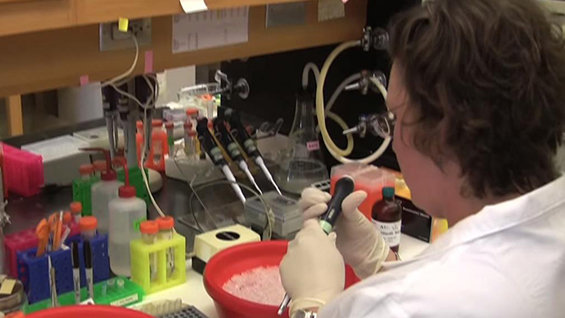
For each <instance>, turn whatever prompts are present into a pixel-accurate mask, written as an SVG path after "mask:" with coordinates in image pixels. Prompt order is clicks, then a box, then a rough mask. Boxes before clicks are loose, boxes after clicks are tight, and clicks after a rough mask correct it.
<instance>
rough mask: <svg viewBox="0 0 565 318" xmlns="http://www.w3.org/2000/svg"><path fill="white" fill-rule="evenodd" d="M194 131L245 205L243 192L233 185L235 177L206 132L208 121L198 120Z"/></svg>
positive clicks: (207, 131)
mask: <svg viewBox="0 0 565 318" xmlns="http://www.w3.org/2000/svg"><path fill="white" fill-rule="evenodd" d="M196 131H197V132H198V140H199V141H200V144H201V145H202V147H203V148H204V150H205V151H206V153H207V154H208V156H209V157H210V159H211V160H212V162H213V163H214V164H215V165H216V166H218V167H219V168H220V169H221V170H222V172H223V173H224V175H225V176H226V179H228V181H230V182H231V183H230V185H231V187H232V189H233V190H234V191H235V194H236V195H237V197H238V198H239V199H240V200H241V202H242V203H245V201H246V199H245V196H244V195H243V192H241V188H240V187H239V186H238V185H237V184H236V183H235V182H236V181H235V177H234V175H233V173H232V172H231V170H230V167H229V166H228V164H227V162H226V160H225V159H224V156H222V151H221V150H220V148H218V145H216V142H215V141H214V138H212V135H211V134H210V131H209V130H208V119H206V118H205V117H204V118H200V119H199V120H198V125H196Z"/></svg>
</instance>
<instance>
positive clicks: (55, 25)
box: [0, 0, 300, 36]
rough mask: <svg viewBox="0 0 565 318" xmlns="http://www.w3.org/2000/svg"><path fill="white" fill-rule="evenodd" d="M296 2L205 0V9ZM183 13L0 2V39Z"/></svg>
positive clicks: (167, 6) (121, 0)
mask: <svg viewBox="0 0 565 318" xmlns="http://www.w3.org/2000/svg"><path fill="white" fill-rule="evenodd" d="M297 1H300V0H207V1H206V4H207V6H208V8H209V9H222V8H233V7H241V6H261V5H266V4H272V3H285V2H297ZM181 13H183V10H182V7H181V5H180V2H179V0H0V36H7V35H16V34H22V33H29V32H36V31H45V30H53V29H60V28H66V27H73V26H80V25H88V24H94V23H101V22H109V21H116V20H117V19H118V18H120V17H124V18H130V19H134V18H148V17H158V16H167V15H174V14H181Z"/></svg>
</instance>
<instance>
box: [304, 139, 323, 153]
mask: <svg viewBox="0 0 565 318" xmlns="http://www.w3.org/2000/svg"><path fill="white" fill-rule="evenodd" d="M306 148H308V151H314V150H319V149H320V142H319V141H318V140H315V141H309V142H307V143H306Z"/></svg>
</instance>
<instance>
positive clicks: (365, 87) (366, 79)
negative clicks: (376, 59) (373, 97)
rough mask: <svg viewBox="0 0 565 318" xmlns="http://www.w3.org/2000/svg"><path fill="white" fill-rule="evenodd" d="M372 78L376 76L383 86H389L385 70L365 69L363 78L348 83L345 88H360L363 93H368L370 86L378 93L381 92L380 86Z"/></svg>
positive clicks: (349, 89) (362, 73) (347, 89)
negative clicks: (370, 70) (372, 70)
mask: <svg viewBox="0 0 565 318" xmlns="http://www.w3.org/2000/svg"><path fill="white" fill-rule="evenodd" d="M371 78H375V79H376V80H377V81H379V82H380V83H381V84H383V86H385V87H386V86H387V80H386V76H385V74H384V73H383V72H381V71H374V72H372V73H371V72H369V71H367V70H363V71H361V79H359V81H357V82H356V83H353V84H350V85H347V86H346V87H345V90H346V91H352V90H359V91H360V92H361V94H363V95H367V93H368V92H369V88H371V90H372V91H374V92H376V93H380V92H379V90H378V88H377V87H376V86H375V85H374V83H373V82H372V81H371V80H370V79H371Z"/></svg>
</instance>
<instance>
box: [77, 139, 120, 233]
mask: <svg viewBox="0 0 565 318" xmlns="http://www.w3.org/2000/svg"><path fill="white" fill-rule="evenodd" d="M84 150H89V151H100V152H103V153H104V155H105V156H106V171H102V173H101V174H100V179H101V180H100V181H99V182H96V183H95V184H93V185H92V187H91V188H90V193H91V197H92V216H94V217H96V219H97V220H98V233H100V234H108V224H109V223H108V222H109V217H108V204H109V203H110V201H112V200H113V199H115V198H117V197H118V189H119V188H120V187H121V186H122V185H123V183H122V182H120V181H118V177H117V174H116V172H115V171H114V170H113V169H112V164H111V161H110V153H109V152H108V150H106V149H103V148H86V149H84Z"/></svg>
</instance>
